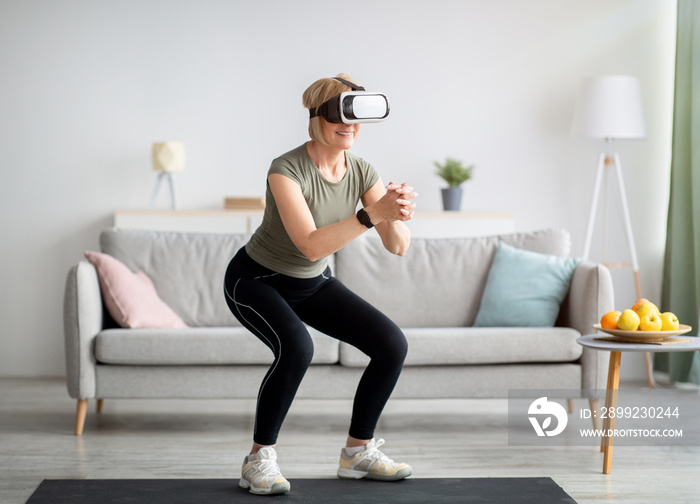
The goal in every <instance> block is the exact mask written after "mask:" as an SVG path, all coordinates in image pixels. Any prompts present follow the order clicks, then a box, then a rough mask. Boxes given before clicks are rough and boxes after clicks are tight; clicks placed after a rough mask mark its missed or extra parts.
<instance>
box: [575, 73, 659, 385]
mask: <svg viewBox="0 0 700 504" xmlns="http://www.w3.org/2000/svg"><path fill="white" fill-rule="evenodd" d="M573 130H574V133H576V134H578V135H581V136H585V137H589V138H597V139H602V140H604V141H605V152H601V154H600V156H599V158H598V170H597V172H596V179H595V189H594V190H593V201H592V202H591V211H590V214H589V217H588V228H587V230H586V241H585V244H584V248H583V258H584V259H588V256H589V254H590V251H591V241H592V240H593V228H594V225H595V217H596V210H597V207H598V198H599V196H600V188H601V186H602V185H603V175H604V174H605V185H606V187H607V184H608V174H609V172H610V171H611V170H612V171H613V172H614V174H615V176H616V178H617V190H618V197H619V198H620V202H621V206H622V215H623V219H624V226H625V234H626V237H627V243H628V245H629V249H630V258H631V261H632V263H631V264H629V263H610V262H606V258H605V252H606V251H605V249H603V260H602V262H603V264H605V265H606V266H607V267H609V268H629V267H631V268H632V270H633V272H634V282H635V288H636V293H637V299H641V298H642V288H641V283H640V280H639V263H638V261H637V249H636V247H635V245H634V236H633V234H632V223H631V220H630V213H629V207H628V205H627V195H626V193H625V186H624V183H623V181H622V167H621V164H620V157H619V156H618V154H617V153H613V143H614V142H615V139H619V138H625V139H635V138H644V137H646V127H645V124H644V109H643V107H642V93H641V89H640V86H639V80H638V79H637V78H636V77H631V76H627V75H604V76H599V77H593V78H587V79H584V80H583V81H582V83H581V87H580V90H579V96H578V102H577V103H576V110H575V113H574V123H573ZM603 219H604V224H603V228H605V227H606V226H605V221H606V220H607V216H606V215H603ZM603 244H605V239H604V240H603ZM604 246H605V245H604ZM645 357H646V362H647V378H648V380H649V387H653V380H652V375H651V371H650V369H649V365H650V364H649V363H650V357H649V353H648V352H646V354H645Z"/></svg>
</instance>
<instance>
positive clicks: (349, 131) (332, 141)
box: [322, 119, 360, 150]
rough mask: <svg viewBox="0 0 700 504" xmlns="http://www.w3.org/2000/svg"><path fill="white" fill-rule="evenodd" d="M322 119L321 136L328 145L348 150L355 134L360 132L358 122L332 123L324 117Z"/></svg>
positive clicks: (353, 141) (355, 136)
mask: <svg viewBox="0 0 700 504" xmlns="http://www.w3.org/2000/svg"><path fill="white" fill-rule="evenodd" d="M322 121H323V137H324V138H325V139H326V143H327V144H328V145H329V146H330V147H336V148H338V149H342V150H348V149H350V148H351V147H352V145H353V144H354V143H355V139H356V138H357V134H358V133H359V132H360V125H359V124H343V123H332V122H328V121H326V120H325V119H322Z"/></svg>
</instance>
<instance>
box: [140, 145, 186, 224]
mask: <svg viewBox="0 0 700 504" xmlns="http://www.w3.org/2000/svg"><path fill="white" fill-rule="evenodd" d="M152 157H153V169H154V170H155V171H157V172H159V173H158V178H157V179H156V182H155V185H154V186H153V192H152V193H151V201H150V204H149V206H150V207H151V208H153V207H154V206H155V204H156V198H157V196H158V190H159V189H160V186H161V184H162V183H163V182H164V181H167V182H168V183H169V185H170V205H171V207H172V208H173V209H174V210H176V209H177V208H178V207H179V205H178V201H177V191H176V190H175V178H174V176H173V174H174V173H177V172H181V171H183V170H184V169H185V145H184V144H183V143H181V142H159V143H154V144H153V156H152Z"/></svg>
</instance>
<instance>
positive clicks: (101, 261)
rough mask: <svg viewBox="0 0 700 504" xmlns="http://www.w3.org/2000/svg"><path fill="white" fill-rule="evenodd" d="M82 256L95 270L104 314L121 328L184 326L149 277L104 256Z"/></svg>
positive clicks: (170, 327)
mask: <svg viewBox="0 0 700 504" xmlns="http://www.w3.org/2000/svg"><path fill="white" fill-rule="evenodd" d="M85 257H86V258H87V259H88V261H90V262H91V263H92V264H93V265H94V266H95V269H97V275H98V277H99V279H100V288H101V291H102V298H103V299H104V302H105V306H106V307H107V311H109V314H110V315H111V316H112V318H113V319H114V320H115V322H117V324H119V325H120V326H121V327H127V328H155V329H178V328H180V329H181V328H184V327H187V325H186V324H185V323H184V322H183V321H182V319H181V318H180V317H178V316H177V314H176V313H175V312H173V310H171V309H170V307H169V306H168V305H167V304H165V303H164V302H163V301H162V300H161V299H160V298H159V297H158V293H157V292H156V289H155V287H154V286H153V282H152V281H151V279H150V278H148V275H146V274H145V273H144V272H143V271H141V270H139V271H137V272H136V273H134V272H132V271H131V270H129V268H127V267H126V266H125V265H124V264H123V263H122V262H120V261H119V260H117V259H115V258H114V257H111V256H109V255H107V254H100V253H99V252H91V251H86V252H85Z"/></svg>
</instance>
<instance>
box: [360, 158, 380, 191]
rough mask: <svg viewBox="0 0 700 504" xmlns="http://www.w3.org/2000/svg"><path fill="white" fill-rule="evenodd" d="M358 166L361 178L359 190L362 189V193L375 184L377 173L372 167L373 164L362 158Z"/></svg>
mask: <svg viewBox="0 0 700 504" xmlns="http://www.w3.org/2000/svg"><path fill="white" fill-rule="evenodd" d="M359 167H360V177H361V179H362V182H361V188H360V190H361V191H362V194H364V193H366V192H367V191H369V190H370V189H371V188H372V187H374V184H376V183H377V181H378V180H379V174H378V173H377V170H375V169H374V166H372V165H371V164H369V163H368V162H367V161H365V160H364V159H360V163H359Z"/></svg>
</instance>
